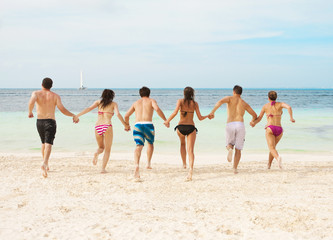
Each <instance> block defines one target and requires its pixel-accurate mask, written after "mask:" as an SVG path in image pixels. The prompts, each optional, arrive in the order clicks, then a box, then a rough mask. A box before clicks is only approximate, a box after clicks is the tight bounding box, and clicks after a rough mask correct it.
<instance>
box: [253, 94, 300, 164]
mask: <svg viewBox="0 0 333 240" xmlns="http://www.w3.org/2000/svg"><path fill="white" fill-rule="evenodd" d="M276 99H277V93H276V92H275V91H270V92H269V93H268V101H269V102H268V103H266V104H265V105H264V106H263V107H262V110H261V112H260V115H259V117H258V118H257V119H256V120H254V121H252V122H251V123H250V124H251V126H252V127H254V126H255V125H256V124H257V123H258V122H260V121H261V119H262V118H263V116H264V114H265V113H266V116H267V125H266V127H265V129H266V140H267V145H268V148H269V156H268V164H267V167H268V169H270V168H271V165H272V162H273V159H274V158H275V159H276V160H277V162H278V164H279V167H280V169H282V158H281V156H280V155H279V153H278V152H277V151H276V145H277V144H278V142H279V141H280V140H281V138H282V135H283V129H282V127H281V117H282V109H283V108H286V109H287V110H288V112H289V115H290V121H291V122H293V123H294V122H295V119H294V118H293V111H292V109H291V107H290V106H289V105H288V104H286V103H284V102H276V101H275V100H276Z"/></svg>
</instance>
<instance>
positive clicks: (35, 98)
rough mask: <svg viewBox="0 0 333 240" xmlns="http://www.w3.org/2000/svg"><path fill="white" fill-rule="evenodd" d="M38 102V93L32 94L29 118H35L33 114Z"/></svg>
mask: <svg viewBox="0 0 333 240" xmlns="http://www.w3.org/2000/svg"><path fill="white" fill-rule="evenodd" d="M36 101H37V96H36V92H33V93H32V94H31V98H30V100H29V115H28V117H29V118H33V117H34V114H33V113H32V110H33V109H34V107H35V103H36Z"/></svg>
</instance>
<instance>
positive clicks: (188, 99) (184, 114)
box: [164, 87, 208, 181]
mask: <svg viewBox="0 0 333 240" xmlns="http://www.w3.org/2000/svg"><path fill="white" fill-rule="evenodd" d="M178 111H180V120H179V123H178V125H177V126H176V127H175V130H176V129H177V134H178V136H179V140H180V155H181V157H182V160H183V167H184V168H186V149H187V153H188V158H189V165H190V170H189V173H188V175H187V178H186V180H187V181H191V180H192V174H193V164H194V143H195V139H196V134H197V131H198V130H197V129H196V127H195V126H194V121H193V116H194V112H196V114H197V116H198V119H199V120H200V121H201V120H204V119H205V118H207V117H208V115H207V116H202V115H201V113H200V110H199V105H198V103H197V102H195V101H194V89H193V88H191V87H186V88H185V89H184V99H178V101H177V106H176V108H175V111H174V112H173V113H172V114H171V115H170V117H169V119H168V120H166V121H165V122H164V124H165V126H167V127H169V126H170V121H171V120H172V119H173V118H174V117H175V116H176V115H177V114H178ZM185 138H186V139H187V147H186V142H185Z"/></svg>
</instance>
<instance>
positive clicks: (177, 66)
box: [0, 0, 333, 88]
mask: <svg viewBox="0 0 333 240" xmlns="http://www.w3.org/2000/svg"><path fill="white" fill-rule="evenodd" d="M332 13H333V1H332V0H316V1H314V0H311V1H309V0H251V1H250V0H228V1H226V0H94V1H91V0H70V1H68V0H30V1H23V0H0V88H18V87H19V88H39V87H40V85H41V81H42V79H43V78H44V77H50V78H52V79H53V81H54V85H53V86H54V88H78V87H79V83H80V71H82V72H83V80H84V85H85V86H86V87H88V88H139V87H141V86H148V87H151V88H183V87H185V86H192V87H194V88H232V87H233V86H234V85H235V84H239V85H241V86H242V87H245V88H333V14H332Z"/></svg>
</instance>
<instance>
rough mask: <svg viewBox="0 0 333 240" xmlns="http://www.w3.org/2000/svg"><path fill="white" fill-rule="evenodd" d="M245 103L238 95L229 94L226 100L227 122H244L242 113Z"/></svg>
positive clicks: (243, 112)
mask: <svg viewBox="0 0 333 240" xmlns="http://www.w3.org/2000/svg"><path fill="white" fill-rule="evenodd" d="M246 107H247V103H246V102H245V101H244V100H243V99H242V98H240V97H238V96H230V97H229V101H228V107H227V109H228V119H227V122H228V123H229V122H244V118H243V116H244V114H245V110H246Z"/></svg>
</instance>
